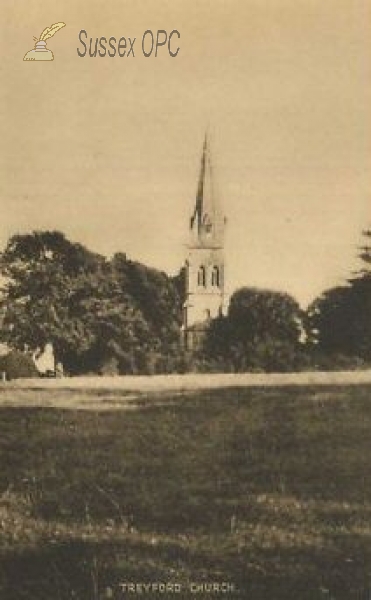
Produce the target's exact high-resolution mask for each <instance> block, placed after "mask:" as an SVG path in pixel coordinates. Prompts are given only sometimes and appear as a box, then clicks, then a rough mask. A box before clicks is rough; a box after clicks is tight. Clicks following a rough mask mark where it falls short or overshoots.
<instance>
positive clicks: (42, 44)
mask: <svg viewBox="0 0 371 600" xmlns="http://www.w3.org/2000/svg"><path fill="white" fill-rule="evenodd" d="M65 26H66V23H54V25H51V26H50V27H46V28H45V29H44V31H43V32H42V34H41V35H40V37H39V39H37V38H36V37H34V40H35V42H36V43H35V48H34V49H33V50H30V51H29V52H27V54H26V55H25V57H24V59H23V60H54V54H53V52H52V51H51V50H48V48H47V47H46V40H48V39H49V38H51V37H53V35H55V34H56V33H57V31H59V30H60V29H62V27H65Z"/></svg>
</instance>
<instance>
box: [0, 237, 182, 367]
mask: <svg viewBox="0 0 371 600" xmlns="http://www.w3.org/2000/svg"><path fill="white" fill-rule="evenodd" d="M1 271H2V274H3V276H4V278H5V281H6V283H5V287H4V292H3V295H2V299H1V306H0V308H1V312H2V315H3V323H2V328H1V341H3V342H5V343H7V344H8V345H9V346H10V347H13V348H16V349H19V350H24V349H25V348H28V349H30V350H39V349H43V348H44V347H45V345H46V344H47V343H52V344H53V348H54V351H55V355H56V360H57V361H58V362H61V363H63V365H64V367H65V370H66V371H67V372H69V373H72V374H78V373H89V372H94V373H102V374H105V373H110V374H114V373H137V372H144V373H146V372H147V373H153V372H157V371H158V370H165V371H166V370H168V369H172V368H173V366H172V363H173V362H174V360H173V356H174V354H176V353H177V351H178V349H179V344H180V328H179V320H180V314H181V311H180V298H179V292H178V289H177V286H176V285H175V284H174V283H173V281H172V280H171V279H170V278H169V277H167V275H165V274H164V273H161V272H159V271H156V270H155V269H149V268H147V267H145V266H144V265H141V264H140V263H136V262H132V261H130V260H127V258H126V257H125V255H123V254H117V255H115V257H114V258H113V259H112V261H108V260H106V259H105V258H104V257H102V256H100V255H98V254H93V253H91V252H90V251H88V250H87V249H86V248H84V247H83V246H81V245H80V244H75V243H72V242H70V241H69V240H67V239H66V238H65V237H64V235H63V234H61V233H59V232H34V233H32V234H28V235H17V236H13V237H12V238H11V239H10V240H9V243H8V245H7V247H6V249H5V251H4V252H3V254H2V256H1Z"/></svg>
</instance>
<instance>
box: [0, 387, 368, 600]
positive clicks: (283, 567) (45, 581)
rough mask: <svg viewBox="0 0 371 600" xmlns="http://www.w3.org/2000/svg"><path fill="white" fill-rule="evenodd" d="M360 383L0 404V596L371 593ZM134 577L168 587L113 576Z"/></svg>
mask: <svg viewBox="0 0 371 600" xmlns="http://www.w3.org/2000/svg"><path fill="white" fill-rule="evenodd" d="M370 391H371V387H369V386H353V387H333V388H328V387H327V388H320V387H316V388H309V387H306V388H287V389H283V388H281V389H278V388H276V389H275V388H273V389H269V390H268V389H266V390H264V389H262V388H260V389H258V388H256V389H238V390H237V389H236V390H233V389H229V390H217V391H215V390H214V391H212V392H206V391H203V392H198V393H189V394H187V395H177V394H175V393H174V394H172V393H166V394H162V395H155V394H152V395H143V396H141V397H140V398H139V401H138V400H136V407H135V409H134V410H108V411H92V410H84V411H79V410H71V409H70V410H61V409H58V408H43V409H41V408H20V407H19V408H9V407H5V406H3V407H2V408H0V598H1V599H4V600H22V599H27V600H52V599H56V600H67V599H68V600H72V599H75V600H98V599H99V600H101V599H104V600H105V599H106V598H107V599H108V598H111V599H114V600H117V599H120V600H121V599H123V598H127V597H131V598H138V597H162V598H164V597H167V598H170V597H171V598H173V597H175V598H190V597H194V598H209V597H213V598H215V597H228V598H246V599H252V600H263V599H264V600H268V599H269V600H294V599H295V600H323V599H326V600H329V599H332V600H335V599H336V600H350V599H351V600H353V599H354V600H368V599H369V598H370V597H371V596H370V595H369V590H370V589H371V476H370V472H371V401H370ZM2 393H5V392H4V391H3V390H1V389H0V404H1V395H2ZM7 393H8V392H7ZM13 393H14V394H16V393H17V391H16V390H14V392H13ZM36 393H38V394H40V393H45V394H50V393H51V391H50V390H48V391H44V392H40V391H36V390H30V391H28V392H26V391H25V390H23V391H22V394H26V395H27V394H29V397H30V401H31V400H32V395H34V394H36ZM55 393H56V394H58V395H59V398H60V399H61V400H63V397H64V399H65V400H66V396H68V395H69V394H71V393H72V392H69V391H68V390H63V391H58V392H55ZM74 393H75V394H76V392H74ZM86 393H88V392H85V395H86ZM89 393H91V394H95V395H99V398H100V399H101V400H102V402H104V400H105V392H104V391H102V390H100V391H97V392H89ZM108 394H109V395H110V397H111V398H112V392H107V395H108ZM117 395H118V397H120V396H124V395H125V394H124V392H119V391H117ZM57 400H58V398H57ZM95 400H97V398H95ZM129 404H130V403H129ZM143 582H147V583H156V582H157V583H159V582H162V583H164V584H168V591H167V592H161V593H158V594H157V593H155V591H153V590H152V592H151V593H149V592H147V591H146V590H144V589H143V588H141V591H139V588H135V592H134V591H133V589H132V588H131V590H129V589H128V588H127V587H126V588H125V587H124V586H123V585H121V587H120V584H128V583H131V584H136V583H143ZM206 583H207V586H205V584H206ZM212 583H214V584H218V585H219V588H218V587H217V586H216V585H214V587H208V586H211V584H212ZM222 583H224V584H226V585H225V586H224V588H222V587H221V584H222ZM175 584H177V585H178V587H177V588H176V589H175V588H174V585H175ZM171 586H173V588H171ZM179 590H180V591H179ZM124 591H126V593H124Z"/></svg>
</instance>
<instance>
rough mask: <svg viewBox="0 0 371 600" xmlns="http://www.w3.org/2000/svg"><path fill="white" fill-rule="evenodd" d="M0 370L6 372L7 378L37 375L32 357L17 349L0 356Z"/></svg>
mask: <svg viewBox="0 0 371 600" xmlns="http://www.w3.org/2000/svg"><path fill="white" fill-rule="evenodd" d="M0 372H1V373H5V374H6V378H7V380H11V379H19V378H29V377H38V376H39V372H38V370H37V368H36V365H35V363H34V361H33V360H32V357H31V356H30V355H29V354H25V353H24V352H20V351H19V350H12V351H11V352H9V353H8V354H6V355H5V356H1V357H0Z"/></svg>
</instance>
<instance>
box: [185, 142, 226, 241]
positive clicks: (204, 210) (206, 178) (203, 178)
mask: <svg viewBox="0 0 371 600" xmlns="http://www.w3.org/2000/svg"><path fill="white" fill-rule="evenodd" d="M190 229H191V232H192V234H193V238H196V240H197V241H198V243H200V244H201V245H210V244H213V245H220V244H221V243H222V236H223V230H224V218H223V216H222V214H221V211H220V207H219V203H218V198H217V194H216V190H215V182H214V178H213V166H212V161H211V153H210V140H209V136H208V134H207V132H206V134H205V140H204V145H203V149H202V157H201V168H200V175H199V180H198V187H197V196H196V204H195V208H194V211H193V215H192V217H191V221H190Z"/></svg>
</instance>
